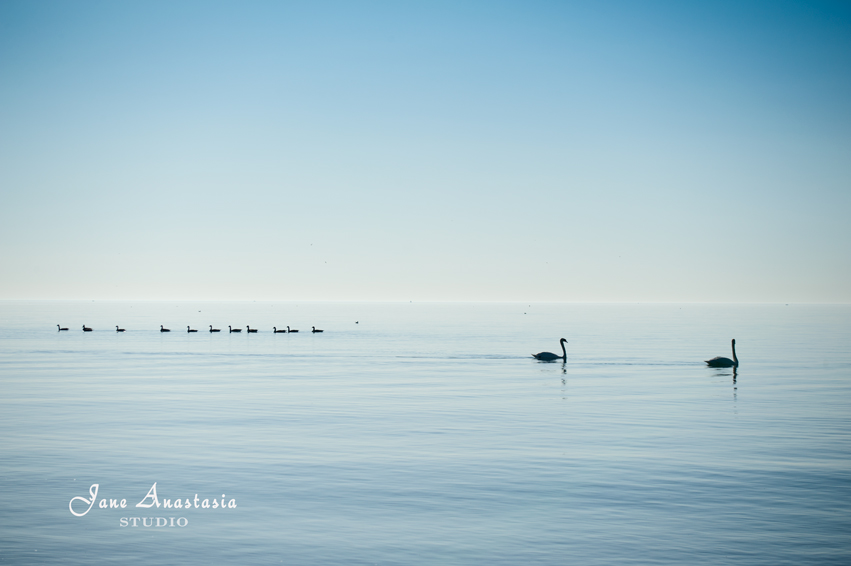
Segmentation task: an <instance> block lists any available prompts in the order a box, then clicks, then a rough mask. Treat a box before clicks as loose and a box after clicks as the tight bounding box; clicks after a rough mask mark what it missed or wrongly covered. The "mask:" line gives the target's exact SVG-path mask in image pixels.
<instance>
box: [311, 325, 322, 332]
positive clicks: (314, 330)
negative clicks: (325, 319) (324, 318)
mask: <svg viewBox="0 0 851 566" xmlns="http://www.w3.org/2000/svg"><path fill="white" fill-rule="evenodd" d="M311 328H313V330H311V332H325V331H324V330H317V329H316V327H315V326H311Z"/></svg>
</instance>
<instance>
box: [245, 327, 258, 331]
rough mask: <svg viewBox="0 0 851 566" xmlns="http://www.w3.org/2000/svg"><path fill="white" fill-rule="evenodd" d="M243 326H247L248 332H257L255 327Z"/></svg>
mask: <svg viewBox="0 0 851 566" xmlns="http://www.w3.org/2000/svg"><path fill="white" fill-rule="evenodd" d="M245 328H247V329H248V331H249V332H257V329H256V328H251V327H250V326H246V327H245Z"/></svg>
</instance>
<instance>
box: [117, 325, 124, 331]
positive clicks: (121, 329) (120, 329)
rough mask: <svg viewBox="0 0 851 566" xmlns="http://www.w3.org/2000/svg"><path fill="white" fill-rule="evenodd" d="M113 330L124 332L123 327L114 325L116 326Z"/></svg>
mask: <svg viewBox="0 0 851 566" xmlns="http://www.w3.org/2000/svg"><path fill="white" fill-rule="evenodd" d="M115 331H116V332H124V329H123V328H118V327H117V326H116V327H115Z"/></svg>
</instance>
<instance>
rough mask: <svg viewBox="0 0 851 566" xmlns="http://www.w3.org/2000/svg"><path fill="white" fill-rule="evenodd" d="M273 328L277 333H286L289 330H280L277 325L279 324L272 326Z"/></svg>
mask: <svg viewBox="0 0 851 566" xmlns="http://www.w3.org/2000/svg"><path fill="white" fill-rule="evenodd" d="M272 330H273V331H274V332H275V334H280V333H281V332H283V333H284V334H286V332H287V331H286V330H284V329H281V330H278V327H277V326H273V327H272Z"/></svg>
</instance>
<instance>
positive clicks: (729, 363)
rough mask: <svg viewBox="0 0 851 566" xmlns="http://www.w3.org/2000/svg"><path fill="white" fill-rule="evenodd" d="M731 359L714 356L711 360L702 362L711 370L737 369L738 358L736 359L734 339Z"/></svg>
mask: <svg viewBox="0 0 851 566" xmlns="http://www.w3.org/2000/svg"><path fill="white" fill-rule="evenodd" d="M732 346H733V359H732V360H731V359H730V358H724V357H721V356H715V357H714V358H712V359H711V360H704V361H705V362H706V364H707V365H708V366H709V367H711V368H737V367H739V358H737V357H736V339H735V338H733V342H732Z"/></svg>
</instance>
